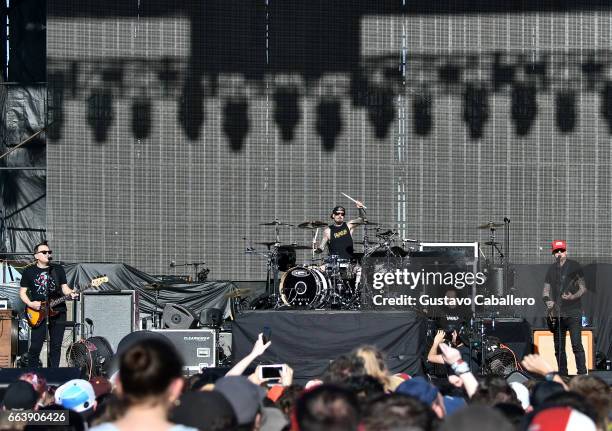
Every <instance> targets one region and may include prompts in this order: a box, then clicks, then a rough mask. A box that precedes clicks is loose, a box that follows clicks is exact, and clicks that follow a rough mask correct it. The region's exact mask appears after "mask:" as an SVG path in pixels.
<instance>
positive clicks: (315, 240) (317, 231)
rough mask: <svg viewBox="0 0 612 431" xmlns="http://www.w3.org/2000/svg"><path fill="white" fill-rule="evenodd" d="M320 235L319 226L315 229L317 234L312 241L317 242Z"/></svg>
mask: <svg viewBox="0 0 612 431" xmlns="http://www.w3.org/2000/svg"><path fill="white" fill-rule="evenodd" d="M318 235H319V228H317V230H316V231H315V236H314V238H313V239H312V242H313V243H315V242H317V236H318Z"/></svg>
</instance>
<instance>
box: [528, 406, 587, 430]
mask: <svg viewBox="0 0 612 431" xmlns="http://www.w3.org/2000/svg"><path fill="white" fill-rule="evenodd" d="M527 429H528V431H595V424H594V423H593V421H592V420H591V419H589V417H588V416H586V415H585V414H583V413H580V412H579V411H577V410H573V409H571V408H569V407H551V408H548V409H545V410H542V411H541V412H540V413H537V414H536V415H535V416H534V417H533V418H532V419H531V422H530V423H529V427H528V428H527Z"/></svg>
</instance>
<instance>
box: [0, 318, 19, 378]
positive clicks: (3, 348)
mask: <svg viewBox="0 0 612 431" xmlns="http://www.w3.org/2000/svg"><path fill="white" fill-rule="evenodd" d="M17 340H18V338H17V322H16V321H13V316H12V311H11V310H0V368H9V367H12V366H13V359H14V357H15V355H16V354H17Z"/></svg>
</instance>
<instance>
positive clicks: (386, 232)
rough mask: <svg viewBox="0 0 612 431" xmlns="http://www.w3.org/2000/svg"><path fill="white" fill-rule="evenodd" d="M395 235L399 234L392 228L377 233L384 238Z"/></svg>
mask: <svg viewBox="0 0 612 431" xmlns="http://www.w3.org/2000/svg"><path fill="white" fill-rule="evenodd" d="M393 235H397V232H396V231H394V230H391V229H389V230H386V231H384V232H377V233H376V236H378V237H382V238H386V237H389V236H393Z"/></svg>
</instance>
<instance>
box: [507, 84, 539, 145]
mask: <svg viewBox="0 0 612 431" xmlns="http://www.w3.org/2000/svg"><path fill="white" fill-rule="evenodd" d="M511 100H512V106H511V108H510V111H511V116H512V121H513V122H514V130H515V131H516V134H517V135H518V136H526V135H528V134H529V132H530V131H531V127H532V126H533V123H534V122H535V119H536V115H537V113H538V104H537V100H536V87H535V85H529V84H525V83H516V84H514V85H513V86H512V96H511Z"/></svg>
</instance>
